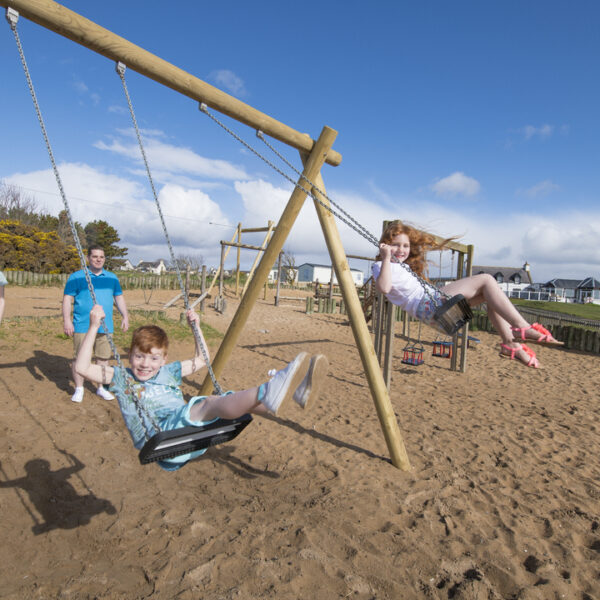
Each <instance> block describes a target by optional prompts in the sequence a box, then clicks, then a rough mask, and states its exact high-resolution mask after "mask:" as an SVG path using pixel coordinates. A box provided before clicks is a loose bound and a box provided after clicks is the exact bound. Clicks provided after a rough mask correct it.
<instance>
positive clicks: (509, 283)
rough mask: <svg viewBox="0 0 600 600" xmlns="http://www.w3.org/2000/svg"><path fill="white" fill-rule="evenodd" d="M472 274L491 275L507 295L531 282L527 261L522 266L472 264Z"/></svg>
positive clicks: (518, 290)
mask: <svg viewBox="0 0 600 600" xmlns="http://www.w3.org/2000/svg"><path fill="white" fill-rule="evenodd" d="M472 272H473V275H479V274H480V273H487V274H488V275H491V276H492V277H493V278H494V279H495V280H496V282H497V283H498V285H499V286H500V288H501V289H502V291H503V292H504V293H506V295H507V296H511V295H512V294H513V292H520V291H522V290H524V289H525V288H527V287H528V286H531V285H532V284H533V279H532V277H531V269H530V267H529V263H525V264H524V265H523V266H522V267H483V266H478V265H474V266H473V271H472Z"/></svg>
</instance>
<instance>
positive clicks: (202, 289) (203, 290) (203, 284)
mask: <svg viewBox="0 0 600 600" xmlns="http://www.w3.org/2000/svg"><path fill="white" fill-rule="evenodd" d="M205 294H206V265H202V280H201V283H200V295H201V296H204V295H205ZM204 297H206V296H204ZM204 304H205V302H204V298H202V301H201V302H200V312H204Z"/></svg>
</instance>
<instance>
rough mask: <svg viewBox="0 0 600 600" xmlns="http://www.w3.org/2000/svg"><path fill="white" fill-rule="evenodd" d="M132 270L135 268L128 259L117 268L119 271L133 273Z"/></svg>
mask: <svg viewBox="0 0 600 600" xmlns="http://www.w3.org/2000/svg"><path fill="white" fill-rule="evenodd" d="M134 269H135V267H134V266H133V264H132V263H131V261H130V260H129V259H128V258H126V259H125V261H124V262H123V264H122V265H121V266H120V267H119V271H133V270H134Z"/></svg>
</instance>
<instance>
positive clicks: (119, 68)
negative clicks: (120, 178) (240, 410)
mask: <svg viewBox="0 0 600 600" xmlns="http://www.w3.org/2000/svg"><path fill="white" fill-rule="evenodd" d="M125 70H126V66H125V65H124V64H123V63H122V62H117V63H116V71H117V74H118V75H119V77H120V79H121V83H122V84H123V91H124V92H125V97H126V98H127V105H128V106H129V114H130V115H131V120H132V122H133V127H134V129H135V135H136V136H137V141H138V145H139V147H140V152H141V154H142V159H143V161H144V166H145V167H146V173H147V175H148V181H149V182H150V187H151V188H152V195H153V196H154V203H155V204H156V210H157V211H158V216H159V217H160V222H161V225H162V228H163V233H164V234H165V239H166V240H167V246H168V247H169V254H170V256H171V262H172V263H173V264H174V265H175V271H176V272H177V280H178V281H179V287H180V288H181V293H182V295H183V302H184V306H185V309H186V311H188V310H189V309H190V302H189V298H188V294H187V290H186V289H185V285H184V283H183V278H182V276H181V269H180V268H179V263H178V262H177V260H176V259H175V252H174V251H173V245H172V244H171V238H170V237H169V232H168V231H167V225H166V223H165V219H164V217H163V212H162V209H161V206H160V202H159V201H158V194H157V193H156V187H155V186H154V179H153V178H152V173H151V172H150V165H149V164H148V159H147V158H146V151H145V150H144V144H143V143H142V136H141V135H140V129H139V127H138V124H137V119H136V118H135V112H134V110H133V104H132V102H131V97H130V96H129V90H128V89H127V82H126V81H125ZM192 331H193V333H194V338H195V341H196V346H197V347H198V348H200V350H201V351H202V358H203V359H204V362H205V364H206V366H207V368H208V373H209V374H210V378H211V380H212V383H213V386H214V388H215V391H216V392H217V394H218V395H219V396H222V395H223V390H222V389H221V386H220V385H219V382H218V381H217V378H216V376H215V374H214V371H213V370H212V366H211V364H210V359H209V357H208V353H207V351H206V348H205V347H204V344H203V343H202V340H201V338H200V332H199V331H198V326H197V324H196V323H195V322H194V323H193V324H192Z"/></svg>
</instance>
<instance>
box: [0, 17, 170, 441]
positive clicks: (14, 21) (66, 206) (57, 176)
mask: <svg viewBox="0 0 600 600" xmlns="http://www.w3.org/2000/svg"><path fill="white" fill-rule="evenodd" d="M18 19H19V13H18V12H17V11H16V10H14V9H12V8H7V9H6V20H7V21H8V23H9V25H10V28H11V29H12V31H13V34H14V36H15V40H16V42H17V48H18V50H19V56H20V58H21V64H22V65H23V70H24V71H25V77H26V79H27V85H28V87H29V91H30V93H31V98H32V100H33V104H34V106H35V111H36V114H37V118H38V121H39V123H40V127H41V130H42V135H43V137H44V142H45V144H46V149H47V150H48V156H49V157H50V162H51V163H52V170H53V171H54V177H55V179H56V183H57V185H58V189H59V191H60V196H61V198H62V202H63V205H64V209H65V213H66V215H67V220H68V222H69V227H70V228H71V235H72V236H73V240H74V242H75V247H76V249H77V254H78V255H79V261H80V262H81V266H82V270H83V273H84V275H85V280H86V283H87V286H88V291H89V293H90V296H91V298H92V302H93V303H94V304H97V300H96V293H95V290H94V285H93V284H92V279H91V277H90V273H89V270H88V268H87V265H86V262H85V255H84V253H83V248H82V247H81V242H80V241H79V235H78V233H77V229H76V227H75V222H74V221H73V216H72V214H71V209H70V207H69V203H68V201H67V197H66V194H65V191H64V188H63V185H62V180H61V178H60V174H59V172H58V168H57V166H56V161H55V160H54V153H53V152H52V147H51V145H50V139H49V138H48V133H47V131H46V126H45V124H44V119H43V118H42V112H41V110H40V106H39V103H38V100H37V96H36V93H35V90H34V87H33V82H32V80H31V75H30V73H29V67H28V66H27V61H26V60H25V53H24V52H23V46H22V45H21V40H20V38H19V32H18V31H17V21H18ZM101 325H102V327H103V328H104V331H105V332H106V339H107V340H108V343H109V344H110V347H111V350H112V352H113V355H114V357H115V360H116V361H117V364H118V366H119V367H120V368H121V369H123V370H124V371H125V367H124V366H123V363H122V362H121V357H120V356H119V351H118V350H117V347H116V346H115V343H114V340H113V338H112V335H111V334H110V332H109V331H108V328H107V327H106V322H105V320H104V318H102V320H101ZM134 397H135V396H134ZM134 404H135V407H136V410H137V413H138V417H139V419H140V422H141V423H142V426H143V428H144V430H145V434H146V438H148V437H149V433H148V431H147V429H146V425H145V423H144V419H143V416H142V414H141V412H140V406H139V404H138V402H134ZM146 416H147V417H148V419H149V420H150V422H151V423H152V426H153V427H155V428H156V429H157V430H158V431H160V428H159V427H158V425H157V423H156V422H155V420H154V419H153V417H152V415H150V414H148V413H146Z"/></svg>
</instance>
